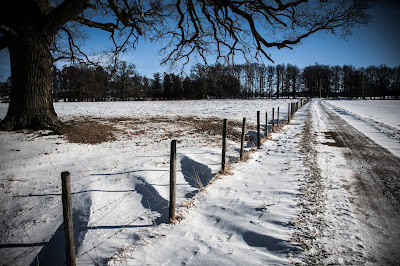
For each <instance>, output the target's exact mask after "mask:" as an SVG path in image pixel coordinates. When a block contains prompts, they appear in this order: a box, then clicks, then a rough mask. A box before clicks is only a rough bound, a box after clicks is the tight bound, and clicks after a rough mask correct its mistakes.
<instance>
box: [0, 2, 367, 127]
mask: <svg viewBox="0 0 400 266" xmlns="http://www.w3.org/2000/svg"><path fill="white" fill-rule="evenodd" d="M371 2H372V1H371V0H352V1H349V0H330V1H325V0H321V1H309V2H308V1H306V0H287V1H281V0H275V1H262V0H256V1H248V0H243V1H222V0H219V1H208V0H198V1H194V0H185V1H182V0H175V1H161V0H147V1H145V0H59V1H56V0H21V1H7V0H6V1H4V0H3V1H0V33H1V34H0V49H6V48H8V51H9V54H10V62H11V76H12V91H11V97H10V105H9V109H8V113H7V116H6V118H5V119H4V121H2V127H3V128H5V129H20V128H36V129H39V128H49V127H50V128H59V126H60V125H61V124H60V121H59V119H58V117H57V115H56V113H55V111H54V107H53V99H52V86H51V68H52V64H53V63H54V61H56V60H59V59H71V60H73V61H82V60H84V61H90V58H89V57H88V56H87V55H86V54H84V52H83V51H82V46H80V45H79V36H80V35H79V32H84V30H85V27H91V28H97V29H99V30H102V31H106V32H109V34H110V38H111V40H112V41H113V44H114V47H113V49H112V52H113V54H114V55H116V56H117V55H118V54H119V53H121V52H124V51H125V50H126V49H127V48H129V47H131V46H134V45H135V44H136V42H137V41H138V40H139V37H141V36H142V37H148V38H150V39H154V40H160V41H163V42H164V43H165V44H166V45H165V49H163V52H164V53H165V57H164V60H163V62H164V63H167V62H172V63H176V62H178V61H180V60H184V62H183V63H186V62H188V61H189V58H190V57H191V55H198V56H200V57H201V58H203V59H204V61H206V58H207V55H209V54H215V55H216V56H215V59H217V60H228V61H229V60H230V61H232V60H233V59H234V57H235V56H236V55H237V54H238V53H240V54H242V55H243V56H244V57H245V58H246V59H247V58H250V57H256V58H262V57H265V58H267V59H268V60H271V61H272V58H271V56H270V55H269V54H268V53H267V51H268V49H269V48H272V47H277V48H279V49H281V48H292V47H293V45H295V44H298V43H299V42H300V41H301V40H302V39H304V38H307V37H308V36H310V35H311V34H313V33H315V32H318V31H321V30H328V31H330V32H332V33H334V34H341V35H346V34H349V33H350V30H351V29H352V28H353V27H354V26H356V25H359V24H366V23H367V22H368V20H369V17H368V15H367V14H366V10H367V9H368V8H369V7H370V6H371ZM254 48H255V49H254Z"/></svg>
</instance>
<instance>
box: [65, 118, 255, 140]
mask: <svg viewBox="0 0 400 266" xmlns="http://www.w3.org/2000/svg"><path fill="white" fill-rule="evenodd" d="M241 126H242V125H241V122H237V121H228V129H227V131H228V135H227V137H228V139H230V140H232V141H236V142H238V141H240V135H241ZM63 133H64V136H65V137H66V139H67V140H68V141H69V142H72V143H84V144H99V143H102V142H109V141H116V140H122V139H128V140H132V139H135V138H136V139H138V140H140V139H143V137H146V138H147V139H150V140H152V141H155V142H159V141H163V140H170V139H176V138H179V137H182V136H185V135H193V137H199V138H202V139H204V141H207V142H212V143H213V142H215V143H219V142H220V136H221V133H222V120H221V119H220V118H216V117H210V118H200V117H196V116H178V117H173V118H171V117H164V116H155V117H150V118H146V119H145V118H126V117H114V118H108V119H105V118H96V117H76V118H74V119H73V122H72V121H69V122H66V123H65V129H64V132H63ZM247 139H249V138H248V137H247ZM138 145H140V144H139V143H138Z"/></svg>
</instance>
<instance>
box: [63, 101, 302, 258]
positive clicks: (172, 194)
mask: <svg viewBox="0 0 400 266" xmlns="http://www.w3.org/2000/svg"><path fill="white" fill-rule="evenodd" d="M307 102H308V101H307ZM303 105H304V103H303V101H301V102H300V103H299V102H296V103H291V104H289V109H290V110H289V109H288V122H289V121H290V119H291V118H292V117H293V115H294V113H295V112H296V111H297V110H298V108H299V106H300V107H301V106H303ZM245 121H246V119H245V118H243V126H242V130H243V131H242V137H241V140H243V139H244V136H245V134H244V133H243V132H244V129H245ZM226 124H227V119H224V120H223V131H222V136H223V140H222V163H221V169H222V172H224V171H225V170H226V151H227V150H226V148H227V141H226V136H227V129H226ZM268 124H269V121H268V115H267V113H266V121H265V127H266V134H265V137H268ZM279 125H280V121H279V107H277V127H278V128H279ZM272 130H273V131H274V130H275V120H274V108H272ZM256 138H257V139H256V142H257V148H260V111H257V137H256ZM243 146H244V145H243V142H242V143H241V149H240V159H242V158H243V151H244V147H243ZM200 156H203V154H200V155H198V156H196V158H198V157H200ZM208 159H211V161H214V160H213V159H212V158H208ZM216 162H217V161H216ZM170 163H171V166H170V178H171V179H170V186H171V188H170V204H169V206H162V205H161V204H162V203H163V201H162V200H160V201H158V202H156V205H154V206H152V208H149V209H148V210H146V211H145V212H143V213H141V214H140V215H139V216H137V217H135V218H133V219H132V220H131V221H130V222H129V223H127V224H125V225H123V226H122V228H121V229H119V230H117V231H116V232H114V233H112V234H110V235H108V236H107V237H106V238H105V239H104V240H103V241H101V242H100V243H98V244H96V245H94V246H92V247H91V248H89V249H88V250H86V251H84V252H82V253H80V254H79V255H77V256H76V258H79V257H82V256H84V255H87V256H88V257H89V258H90V259H91V260H92V261H94V262H95V260H94V259H93V258H92V257H91V256H90V254H89V252H91V251H93V250H95V249H96V248H98V247H99V246H101V245H102V244H104V243H105V242H106V241H107V240H109V239H111V238H112V237H114V236H116V235H118V234H120V233H122V232H123V231H124V230H125V229H126V228H127V227H128V226H130V225H132V224H133V223H134V222H135V221H137V220H138V219H139V218H140V217H143V216H144V215H146V214H149V213H151V212H153V211H156V212H158V213H161V211H163V210H164V209H167V208H168V209H169V221H170V222H173V221H174V220H175V203H176V140H173V141H172V142H171V157H170ZM63 174H64V175H66V173H63ZM182 174H184V171H183V169H182ZM167 175H168V173H165V174H163V175H161V176H159V177H157V178H156V179H154V180H153V181H152V182H146V183H143V184H142V185H139V186H137V187H135V189H132V190H131V191H129V192H128V193H127V194H125V195H123V196H122V197H119V198H117V199H116V200H113V201H112V202H109V203H107V204H106V205H104V206H102V207H100V208H98V209H96V210H94V211H92V212H90V214H88V217H89V216H90V215H93V214H94V213H96V212H98V211H100V210H102V209H104V208H106V207H108V206H110V205H112V204H114V203H116V202H119V201H120V200H122V199H124V198H126V197H127V196H129V195H130V194H132V193H133V192H135V191H137V190H138V189H139V188H143V187H146V186H149V185H151V183H154V182H155V181H157V180H159V179H161V178H163V177H165V176H167ZM68 176H69V173H68ZM96 181H98V180H95V181H92V182H91V183H93V182H96ZM63 183H64V181H63ZM89 184H90V183H89ZM86 186H87V184H86ZM87 192H89V191H87ZM153 197H154V196H153ZM162 198H163V199H164V198H165V197H162ZM154 199H155V200H156V198H154ZM160 205H161V206H160ZM157 207H160V208H158V209H156V208H157ZM65 215H66V214H65V213H64V216H65ZM107 215H109V213H107V214H105V215H104V216H102V217H100V219H97V220H96V221H95V222H97V221H100V220H102V219H103V218H105V217H106V216H107ZM71 219H72V217H71ZM66 237H67V238H71V237H70V236H67V233H66ZM72 239H73V237H72ZM73 255H75V253H74V254H73ZM66 256H67V264H68V265H74V264H73V263H70V259H73V258H72V257H73V256H72V255H71V251H70V250H69V251H66Z"/></svg>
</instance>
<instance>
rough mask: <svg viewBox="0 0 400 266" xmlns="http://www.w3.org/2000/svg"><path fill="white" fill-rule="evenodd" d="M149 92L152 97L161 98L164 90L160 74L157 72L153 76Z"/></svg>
mask: <svg viewBox="0 0 400 266" xmlns="http://www.w3.org/2000/svg"><path fill="white" fill-rule="evenodd" d="M151 91H152V94H153V96H154V97H156V98H161V97H162V96H163V93H164V90H163V87H162V84H161V74H160V73H158V72H157V73H155V74H154V79H153V82H152V84H151Z"/></svg>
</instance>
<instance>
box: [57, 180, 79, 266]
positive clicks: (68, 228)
mask: <svg viewBox="0 0 400 266" xmlns="http://www.w3.org/2000/svg"><path fill="white" fill-rule="evenodd" d="M61 186H62V196H61V201H62V205H63V217H64V235H65V257H66V263H67V266H76V257H75V240H74V224H73V220H72V200H71V175H70V173H69V172H62V173H61Z"/></svg>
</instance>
